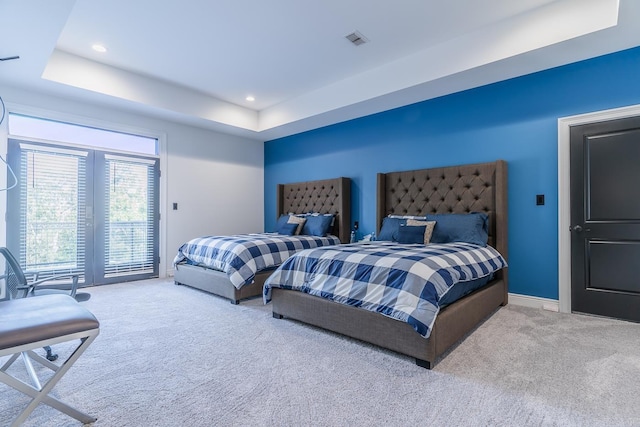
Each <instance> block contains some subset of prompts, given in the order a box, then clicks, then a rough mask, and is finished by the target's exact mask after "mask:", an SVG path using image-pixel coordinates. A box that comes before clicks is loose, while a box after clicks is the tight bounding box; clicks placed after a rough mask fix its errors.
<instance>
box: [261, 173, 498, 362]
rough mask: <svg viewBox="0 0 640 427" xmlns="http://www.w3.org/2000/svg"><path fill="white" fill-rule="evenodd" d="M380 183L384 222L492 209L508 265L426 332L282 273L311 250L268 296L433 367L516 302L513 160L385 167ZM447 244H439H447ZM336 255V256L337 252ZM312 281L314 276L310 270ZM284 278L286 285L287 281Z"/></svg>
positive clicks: (323, 324)
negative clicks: (510, 212) (511, 265)
mask: <svg viewBox="0 0 640 427" xmlns="http://www.w3.org/2000/svg"><path fill="white" fill-rule="evenodd" d="M377 188H378V190H377V192H378V194H377V220H378V227H380V226H381V224H382V223H383V220H384V219H385V218H386V217H388V216H389V215H398V216H405V217H406V216H411V215H413V216H419V215H424V214H431V215H438V214H450V213H454V214H467V213H474V212H477V213H479V214H478V215H484V216H486V219H487V229H488V232H487V236H486V238H487V240H486V241H487V249H490V250H493V248H495V250H493V251H494V252H496V251H497V252H498V254H499V255H501V256H502V258H503V260H504V262H505V264H504V267H503V268H498V269H497V271H496V272H494V273H492V274H491V276H488V277H489V281H488V283H486V284H484V285H483V286H482V287H480V288H479V289H477V290H475V291H473V292H471V293H469V294H467V295H464V296H462V297H461V298H459V299H457V300H455V301H454V302H451V303H449V304H448V305H446V306H445V307H444V308H440V309H439V310H438V312H437V313H436V314H437V316H435V320H434V321H433V323H431V324H430V325H428V327H429V331H428V338H425V337H424V334H423V335H421V334H420V333H418V332H417V329H416V327H415V325H410V324H409V323H405V322H402V321H399V320H397V319H394V318H391V317H389V316H388V315H382V314H380V313H379V312H373V311H368V310H365V309H363V308H359V307H354V306H351V305H344V304H341V303H338V302H335V301H333V300H331V299H325V298H321V297H320V296H316V295H313V294H311V293H308V292H306V291H304V290H303V291H302V292H300V291H298V290H294V289H287V285H286V283H287V282H286V281H285V279H282V278H281V277H280V276H281V275H283V274H284V270H287V269H294V268H295V267H293V266H294V265H295V264H296V262H297V261H298V259H297V258H302V257H303V256H306V255H303V254H305V253H306V252H308V251H303V252H300V253H299V254H296V255H294V256H293V257H291V258H290V259H289V260H287V262H286V263H285V264H283V265H282V266H281V267H279V269H278V270H280V271H276V272H274V274H273V275H272V276H271V278H270V279H269V280H268V281H267V282H266V284H265V287H264V297H265V301H268V300H269V299H270V300H271V304H272V311H273V317H275V318H278V319H282V318H290V319H294V320H298V321H301V322H304V323H307V324H310V325H314V326H318V327H320V328H324V329H327V330H330V331H333V332H337V333H340V334H343V335H346V336H349V337H352V338H356V339H359V340H362V341H365V342H368V343H372V344H375V345H378V346H380V347H384V348H387V349H390V350H393V351H396V352H399V353H402V354H404V355H408V356H410V357H413V358H415V361H416V364H417V365H419V366H422V367H425V368H427V369H431V368H432V367H433V365H434V364H435V363H436V361H437V360H438V358H440V357H441V356H442V355H443V354H444V353H445V352H447V350H449V349H450V348H451V347H452V346H453V345H455V344H456V343H457V342H459V341H460V340H461V339H462V338H463V337H464V336H465V335H466V334H468V333H470V332H471V331H472V330H473V329H474V328H475V327H477V326H478V325H479V324H480V323H481V322H482V321H483V320H484V319H486V318H487V317H488V316H490V315H491V314H492V313H494V312H495V311H496V310H498V309H499V307H500V306H503V305H506V304H507V302H508V269H507V268H506V259H507V255H508V251H507V231H508V230H507V165H506V162H505V161H503V160H498V161H495V162H490V163H480V164H469V165H461V166H451V167H441V168H432V169H421V170H414V171H403V172H392V173H381V174H378V182H377ZM474 215H475V214H474ZM380 232H381V230H379V233H378V235H380ZM374 245H378V243H377V242H374ZM356 246H357V245H343V246H342V247H341V248H340V249H341V250H346V251H349V250H350V248H353V247H356ZM414 246H416V245H414ZM417 246H420V245H417ZM421 246H422V247H425V248H426V247H430V246H431V245H426V246H425V245H421ZM446 246H447V245H437V244H436V245H434V247H436V248H439V249H442V248H443V247H446ZM367 247H368V245H366V244H363V245H362V246H361V248H362V249H361V251H362V252H363V255H362V256H364V251H366V250H367V249H366V248H367ZM370 250H371V249H370ZM331 257H333V255H329V258H331ZM320 258H322V257H320ZM313 274H314V275H315V273H313ZM341 274H342V273H341ZM304 280H309V281H310V282H313V280H311V279H309V278H308V277H307V278H305V279H304ZM283 283H284V284H285V285H284V287H280V285H282V284H283ZM330 297H333V295H330ZM385 314H387V313H385Z"/></svg>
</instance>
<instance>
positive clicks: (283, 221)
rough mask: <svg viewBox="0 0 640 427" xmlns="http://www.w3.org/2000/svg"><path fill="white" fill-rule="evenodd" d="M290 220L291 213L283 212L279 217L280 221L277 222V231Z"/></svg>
mask: <svg viewBox="0 0 640 427" xmlns="http://www.w3.org/2000/svg"><path fill="white" fill-rule="evenodd" d="M288 221H289V215H287V214H283V215H280V218H278V222H276V231H277V232H278V233H279V232H280V228H281V227H282V226H283V225H284V224H286V223H287V222H288Z"/></svg>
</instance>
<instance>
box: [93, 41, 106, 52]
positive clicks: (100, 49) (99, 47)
mask: <svg viewBox="0 0 640 427" xmlns="http://www.w3.org/2000/svg"><path fill="white" fill-rule="evenodd" d="M91 49H93V50H95V51H96V52H100V53H104V52H106V51H107V48H106V47H104V46H103V45H101V44H99V43H96V44H94V45H92V46H91Z"/></svg>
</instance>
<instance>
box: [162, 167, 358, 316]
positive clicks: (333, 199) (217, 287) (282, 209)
mask: <svg viewBox="0 0 640 427" xmlns="http://www.w3.org/2000/svg"><path fill="white" fill-rule="evenodd" d="M276 207H277V215H276V218H280V217H281V216H282V215H286V214H299V215H303V214H308V213H310V212H313V213H315V214H320V215H329V214H331V215H333V216H334V220H333V223H332V224H331V226H330V229H329V234H330V235H331V236H334V238H337V239H334V240H335V243H340V242H341V243H348V242H349V238H350V228H351V227H350V223H351V180H350V179H349V178H344V177H340V178H333V179H325V180H316V181H307V182H298V183H291V184H278V186H277V195H276ZM267 234H268V233H259V234H254V235H242V236H238V237H239V238H241V239H242V242H243V244H251V243H252V242H253V243H254V244H256V245H257V244H260V243H262V244H263V245H264V242H266V241H271V242H272V241H273V240H274V239H276V241H277V243H278V244H280V245H282V244H288V245H292V244H295V245H296V247H298V245H302V244H303V243H304V245H307V244H328V243H327V242H322V243H320V242H314V240H318V239H309V238H307V237H308V236H306V237H305V236H300V237H299V238H298V236H291V237H289V236H281V237H280V236H275V237H274V236H268V235H267ZM221 237H223V238H224V236H221ZM227 237H234V236H227ZM305 238H306V239H307V240H308V241H309V242H303V240H304V239H305ZM203 239H204V237H203ZM266 239H269V240H266ZM254 240H255V241H254ZM187 243H189V242H187ZM187 243H185V245H186V244H187ZM185 245H183V246H182V247H181V249H179V251H178V255H177V256H176V258H175V259H174V266H175V270H174V282H175V284H176V285H186V286H190V287H193V288H196V289H200V290H203V291H206V292H209V293H211V294H214V295H218V296H221V297H224V298H227V299H229V300H230V301H231V303H232V304H238V303H239V302H240V300H243V299H246V298H251V297H256V296H260V295H261V294H262V286H263V284H264V281H265V280H266V278H267V277H268V276H269V275H270V274H271V273H272V272H273V268H267V269H264V270H258V271H255V272H254V273H255V276H253V277H252V278H249V283H246V284H242V283H239V281H238V280H235V278H234V280H233V282H232V278H231V277H230V274H228V273H226V272H224V271H222V269H221V268H220V267H218V268H210V267H208V266H205V265H203V264H202V263H197V262H194V263H191V262H190V260H189V259H188V258H189V255H185V254H182V253H181V251H182V248H183V247H184V246H185ZM300 247H302V246H300ZM283 253H284V252H283ZM252 268H253V267H252ZM274 268H275V267H274ZM234 283H235V284H234Z"/></svg>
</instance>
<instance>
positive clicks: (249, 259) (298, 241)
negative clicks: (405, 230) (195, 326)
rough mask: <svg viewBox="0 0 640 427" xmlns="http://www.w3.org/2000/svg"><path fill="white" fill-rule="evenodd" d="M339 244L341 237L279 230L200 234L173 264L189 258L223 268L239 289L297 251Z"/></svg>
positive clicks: (184, 245) (195, 261)
mask: <svg viewBox="0 0 640 427" xmlns="http://www.w3.org/2000/svg"><path fill="white" fill-rule="evenodd" d="M338 244H340V239H338V238H337V237H335V236H327V237H316V236H306V235H304V236H302V235H298V236H284V235H282V234H278V233H258V234H236V235H233V236H206V237H198V238H195V239H192V240H190V241H188V242H187V243H185V244H183V245H182V246H180V249H178V254H177V255H176V257H175V258H174V259H173V265H174V266H175V265H176V264H178V263H179V262H182V261H185V260H188V262H189V263H191V264H195V265H201V266H204V267H208V268H213V269H216V270H220V271H222V272H225V273H227V275H228V276H229V280H231V283H232V284H233V286H235V287H236V288H237V289H240V287H242V286H243V285H246V284H249V283H251V282H253V278H254V276H255V274H256V273H257V272H258V271H261V270H265V269H268V268H273V267H276V266H278V265H280V264H282V262H283V261H284V260H286V259H287V258H289V257H290V256H291V255H293V254H294V253H296V252H299V251H301V250H303V249H309V248H317V247H319V246H326V245H338Z"/></svg>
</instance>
